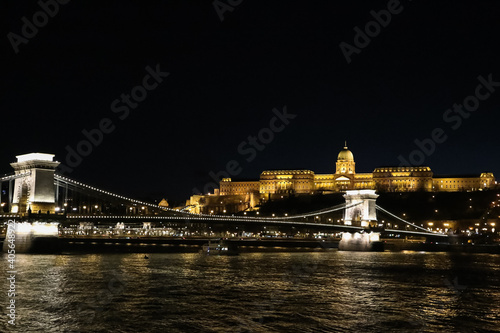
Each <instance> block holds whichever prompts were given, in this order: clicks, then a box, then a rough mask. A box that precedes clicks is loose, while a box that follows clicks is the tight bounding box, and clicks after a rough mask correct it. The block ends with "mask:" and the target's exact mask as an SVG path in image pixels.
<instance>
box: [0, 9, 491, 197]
mask: <svg viewBox="0 0 500 333" xmlns="http://www.w3.org/2000/svg"><path fill="white" fill-rule="evenodd" d="M48 2H52V1H48ZM61 2H63V1H62V0H61ZM220 3H222V4H224V3H228V1H227V0H225V1H223V0H221V1H220ZM232 3H233V4H237V3H238V1H236V0H234V1H232ZM388 3H389V6H392V5H393V3H392V1H391V2H388V1H342V2H338V1H250V0H245V1H241V3H240V4H239V5H237V6H235V7H234V8H233V10H232V11H225V12H224V13H223V17H224V20H223V21H221V20H220V18H219V15H218V13H217V11H216V10H215V8H214V6H213V3H212V2H210V1H206V2H201V1H200V2H197V1H181V0H179V1H126V0H120V1H106V2H104V1H99V2H97V1H76V0H73V1H70V2H68V3H67V4H61V5H59V9H58V12H57V13H56V14H55V15H53V16H54V17H50V18H48V19H47V20H46V22H43V19H44V17H43V14H40V13H38V12H39V11H40V10H42V9H41V7H40V5H39V4H38V3H37V2H36V1H22V2H21V1H16V0H4V1H2V3H1V5H0V6H1V7H0V12H1V14H0V15H1V16H2V19H1V22H2V30H3V32H2V34H3V37H2V54H3V55H5V57H3V61H2V64H1V67H2V72H1V85H2V86H1V95H0V96H1V101H0V110H1V118H0V125H1V127H0V128H1V137H2V141H1V142H2V144H1V154H0V173H2V174H3V173H8V172H11V168H10V166H9V163H10V162H13V161H14V160H15V156H16V155H19V154H24V153H29V152H47V153H53V154H55V155H56V159H57V160H58V161H60V162H63V163H65V164H67V161H66V159H67V155H68V152H67V148H68V147H70V148H71V149H75V150H76V149H77V147H78V145H79V144H80V145H81V147H84V145H85V144H81V142H82V140H85V135H84V134H83V133H82V131H84V130H87V131H91V130H92V129H95V128H98V127H99V123H100V122H102V121H103V119H104V121H106V120H105V119H109V121H110V122H111V125H110V124H108V126H111V127H112V128H114V130H111V131H110V132H111V133H104V134H103V136H102V139H101V142H100V143H99V144H98V145H97V146H95V145H93V146H92V147H91V152H90V153H89V154H88V156H85V157H83V158H82V160H81V162H79V163H76V164H77V165H76V166H75V167H73V168H72V169H73V170H72V171H71V172H68V173H66V174H67V176H69V177H71V178H74V179H77V180H80V181H83V182H86V183H89V184H91V185H95V186H97V187H100V188H103V189H107V190H111V191H115V192H118V193H122V194H125V195H129V196H132V197H143V196H152V197H156V198H161V197H167V198H169V199H171V200H172V199H186V198H188V197H189V195H191V194H192V192H193V188H198V189H200V190H203V187H204V185H205V184H207V182H210V181H211V179H210V177H209V172H210V171H213V172H218V171H221V170H225V169H226V164H227V163H228V162H229V161H231V160H235V161H237V162H238V163H239V165H240V170H238V171H239V172H238V173H237V176H236V177H234V176H233V178H245V179H248V178H254V179H258V177H259V175H260V172H261V171H263V170H266V169H293V168H305V169H310V170H313V171H315V172H316V173H332V172H334V170H335V161H336V157H337V154H338V152H339V151H340V150H341V149H342V147H343V144H344V140H346V139H347V140H348V146H349V148H350V149H351V150H352V152H353V153H354V157H355V160H356V169H357V171H358V172H371V171H373V169H374V168H375V167H377V166H387V165H399V163H400V161H399V160H398V156H400V155H402V156H404V157H405V158H406V159H408V158H409V155H410V154H411V153H412V152H414V151H415V149H417V146H416V145H415V143H414V141H415V140H421V141H422V140H423V141H426V140H427V143H428V146H427V147H429V140H430V139H429V138H431V137H432V134H431V133H432V131H433V130H435V129H436V128H441V129H442V131H443V132H444V134H443V135H446V140H445V141H444V142H441V143H434V144H433V145H435V151H434V152H433V153H431V154H429V156H427V155H425V156H424V158H423V160H421V161H419V163H422V164H423V165H427V166H430V167H431V168H432V170H433V171H434V172H435V173H436V174H455V173H456V174H464V173H466V174H470V173H480V172H484V171H491V172H494V173H495V174H496V175H497V176H499V175H500V167H499V162H500V156H499V154H498V132H497V129H498V128H499V123H498V120H499V119H500V115H499V107H498V106H499V103H500V87H497V88H495V87H494V86H493V87H490V88H491V90H494V89H497V91H488V90H487V89H486V88H484V87H483V88H480V89H479V92H480V93H481V94H482V95H481V96H484V95H486V94H487V93H489V96H487V97H484V98H483V99H484V100H482V101H480V102H479V106H477V105H476V106H474V105H473V103H474V100H476V101H477V99H476V97H474V96H475V94H476V87H477V86H478V85H479V84H480V81H479V80H478V77H479V76H482V77H484V79H486V80H487V79H488V76H489V75H491V79H492V80H493V81H495V82H497V81H499V82H500V61H499V60H500V57H499V51H500V47H499V32H500V20H499V16H500V15H499V12H500V11H499V10H500V4H499V3H498V1H463V2H461V1H418V0H414V1H408V0H406V1H401V2H400V4H399V6H394V7H391V8H392V9H393V10H394V11H397V12H398V13H393V14H391V20H390V22H389V23H388V24H385V25H386V26H385V27H382V28H381V29H380V31H379V32H378V31H376V30H371V31H372V32H371V34H372V36H373V37H370V41H369V43H367V45H362V46H364V47H363V48H361V47H360V48H359V49H358V53H353V54H351V57H350V58H351V62H350V63H348V62H347V61H346V58H345V57H344V55H343V53H342V50H341V48H340V46H339V45H340V43H342V42H345V43H348V44H350V45H353V46H354V45H355V43H354V39H355V35H356V32H355V30H353V29H354V28H355V27H359V28H360V29H361V30H363V31H364V30H365V25H366V24H367V23H369V22H370V21H373V20H374V17H373V16H372V14H370V12H371V11H372V10H374V11H375V12H380V11H381V10H386V9H387V8H388ZM394 3H395V2H394ZM52 9H53V8H52ZM37 13H38V14H37ZM33 15H35V17H36V18H37V19H38V20H40V21H39V25H40V27H39V28H38V32H37V33H36V34H35V35H32V36H31V37H30V38H26V39H25V40H24V42H25V43H21V42H19V40H18V39H16V41H17V45H16V47H17V48H18V51H19V52H18V53H15V51H14V47H13V45H12V44H13V43H11V41H10V40H9V36H10V38H11V39H12V38H13V37H12V36H13V35H12V34H10V35H9V33H13V34H16V35H17V36H21V37H22V35H23V32H22V29H23V25H25V23H24V22H23V20H22V18H23V17H26V18H27V20H28V21H29V22H33ZM382 17H383V15H382ZM40 22H41V23H40ZM369 27H371V28H372V29H376V28H377V26H376V25H373V24H371V25H369ZM24 30H25V33H30V31H29V29H27V28H25V29H24ZM31 33H32V34H33V32H32V31H31ZM16 38H17V37H16ZM358 42H359V41H358ZM365 42H366V41H365ZM14 44H16V42H15V43H14ZM358 45H359V44H358ZM147 66H149V67H150V68H151V70H154V69H155V68H156V67H157V66H159V70H160V71H161V72H168V73H170V74H169V75H168V76H167V77H164V78H160V80H163V81H162V82H161V83H159V84H158V85H157V86H156V84H155V81H154V79H149V81H147V84H149V85H150V86H156V88H152V90H150V91H148V92H147V96H146V97H145V99H144V100H143V101H141V102H139V103H137V105H134V107H135V108H133V109H132V108H131V107H129V108H128V109H129V111H130V112H129V113H128V115H126V114H125V111H124V109H125V108H124V105H126V104H125V102H122V101H120V99H121V97H120V96H121V95H122V94H125V95H127V94H128V95H130V94H131V91H132V90H133V91H135V92H136V94H139V95H136V96H139V97H142V96H140V93H141V92H143V91H144V90H143V88H137V89H135V90H134V88H135V87H136V86H138V85H142V84H143V79H144V77H145V76H146V75H147V74H148V71H147V70H146V67H147ZM141 89H142V90H141ZM116 99H118V102H117V104H116V105H115V108H114V109H115V111H117V109H118V108H120V107H121V110H120V111H118V112H114V111H113V108H112V106H111V105H112V103H113V102H114V101H115V100H116ZM464 100H467V101H468V102H470V103H471V105H472V106H470V107H469V108H474V107H477V110H475V111H474V112H470V113H469V112H467V113H465V115H466V116H467V117H468V118H466V119H464V118H463V117H462V116H459V114H458V113H455V112H453V113H449V114H448V117H449V118H448V121H445V120H444V118H443V117H444V116H445V115H446V112H447V110H448V109H450V108H452V107H453V104H463V103H464ZM131 103H134V102H133V101H131ZM284 106H286V110H287V112H288V113H289V114H293V115H296V117H295V118H293V119H290V120H289V124H287V125H286V126H284V129H282V127H281V122H279V121H278V122H276V123H273V124H274V125H275V126H277V127H279V129H280V130H281V129H282V130H281V131H280V132H277V133H273V138H272V140H271V138H269V134H270V133H271V132H270V131H269V130H265V129H266V128H269V126H270V121H271V119H272V118H273V117H274V116H275V114H274V113H273V111H272V110H273V109H274V108H276V109H277V110H279V111H280V112H282V110H283V107H284ZM125 116H126V117H125ZM120 117H122V118H123V119H120ZM290 117H291V116H290ZM451 117H454V118H451ZM457 117H460V119H461V120H460V121H461V123H460V124H459V123H458V121H459V120H457ZM453 127H455V128H453ZM259 132H261V137H262V138H264V140H267V141H270V142H267V141H266V142H267V143H266V144H265V145H263V146H262V147H264V148H263V150H262V151H257V153H256V154H255V156H253V155H254V154H251V153H250V152H249V150H248V148H249V147H250V145H249V143H248V142H247V143H246V144H245V143H244V142H245V141H248V137H249V136H257V135H258V133H259ZM96 138H97V137H96ZM99 139H100V138H99ZM82 145H83V146H82ZM240 145H242V146H241V147H242V149H246V150H245V151H246V153H244V154H241V153H239V152H238V147H239V146H240ZM259 145H260V143H259ZM259 147H260V148H261V149H262V147H261V146H259ZM413 154H414V157H415V156H417V155H416V154H420V153H418V152H417V153H415V152H414V153H413ZM422 154H423V153H422ZM250 157H254V158H253V159H252V160H251V161H247V159H250ZM413 160H414V161H415V159H413ZM416 160H418V159H416Z"/></svg>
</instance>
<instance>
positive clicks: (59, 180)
mask: <svg viewBox="0 0 500 333" xmlns="http://www.w3.org/2000/svg"><path fill="white" fill-rule="evenodd" d="M54 181H55V183H56V184H58V183H63V184H67V185H72V186H75V187H76V188H80V189H86V190H92V191H95V192H97V193H100V194H105V195H109V196H111V197H115V198H118V199H122V200H126V201H130V202H132V203H137V204H140V205H143V206H148V207H154V208H158V209H162V210H165V211H170V212H175V213H180V214H185V215H188V216H202V217H207V218H210V219H228V218H231V219H234V220H259V221H262V220H268V221H271V220H274V221H276V220H291V219H297V218H305V217H310V216H315V215H316V216H317V215H323V214H327V213H332V212H335V211H339V210H342V209H345V208H350V207H354V206H357V205H359V204H361V203H353V204H350V205H346V204H345V203H342V204H339V205H336V206H333V207H329V208H324V209H320V210H316V211H313V212H308V213H304V214H295V215H290V216H281V217H257V216H255V217H254V216H231V217H229V216H227V215H214V214H204V213H200V214H196V213H191V212H186V211H183V210H184V209H186V208H187V207H188V206H186V207H184V208H183V209H181V210H176V209H172V208H169V207H160V206H158V205H155V204H151V203H148V202H144V201H140V200H135V199H132V198H128V197H125V196H123V195H119V194H115V193H112V192H109V191H106V190H101V189H99V188H97V187H94V186H90V185H87V184H84V183H82V182H79V181H76V180H73V179H70V178H68V177H64V176H61V175H58V174H55V175H54Z"/></svg>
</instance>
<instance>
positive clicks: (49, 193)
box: [10, 153, 59, 214]
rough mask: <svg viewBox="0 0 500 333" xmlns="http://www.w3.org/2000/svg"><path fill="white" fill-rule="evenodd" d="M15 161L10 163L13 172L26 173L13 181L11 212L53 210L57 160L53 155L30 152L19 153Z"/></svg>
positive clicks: (51, 211)
mask: <svg viewBox="0 0 500 333" xmlns="http://www.w3.org/2000/svg"><path fill="white" fill-rule="evenodd" d="M16 157H17V162H15V163H11V164H10V165H11V166H12V167H13V168H14V170H15V174H16V175H19V174H26V176H24V177H20V178H17V179H16V180H15V183H14V196H13V198H12V208H11V211H12V213H19V214H26V213H28V212H29V211H30V210H31V212H33V213H37V212H38V211H42V213H47V212H50V213H54V212H55V206H56V205H55V203H56V201H55V189H54V172H55V169H56V167H57V166H58V165H59V162H56V161H53V159H54V155H51V154H41V153H31V154H25V155H19V156H16Z"/></svg>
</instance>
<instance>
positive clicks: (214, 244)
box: [202, 239, 239, 256]
mask: <svg viewBox="0 0 500 333" xmlns="http://www.w3.org/2000/svg"><path fill="white" fill-rule="evenodd" d="M202 253H204V254H207V255H226V256H234V255H238V254H239V253H238V247H237V246H236V245H235V244H232V243H231V242H229V241H227V240H224V239H219V240H209V241H208V243H205V244H203V246H202Z"/></svg>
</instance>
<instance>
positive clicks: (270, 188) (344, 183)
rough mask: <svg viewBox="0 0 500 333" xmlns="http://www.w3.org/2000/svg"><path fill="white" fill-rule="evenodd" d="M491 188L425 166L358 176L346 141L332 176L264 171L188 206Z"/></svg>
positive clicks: (478, 178)
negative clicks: (349, 193)
mask: <svg viewBox="0 0 500 333" xmlns="http://www.w3.org/2000/svg"><path fill="white" fill-rule="evenodd" d="M495 186H496V181H495V177H494V176H493V174H492V173H488V172H484V173H481V174H480V175H469V176H446V177H444V176H434V174H433V172H432V171H431V169H430V168H429V167H427V166H411V167H407V166H401V167H394V166H393V167H379V168H375V170H374V171H373V172H372V173H356V163H355V162H354V155H353V154H352V152H351V151H350V150H349V149H348V148H347V143H346V145H345V146H344V148H343V149H342V150H341V151H340V153H339V154H338V157H337V162H336V168H335V173H332V174H315V173H314V171H311V170H268V171H263V172H262V173H261V175H260V179H259V180H252V181H233V180H232V179H231V178H223V179H222V181H221V182H220V184H219V189H216V190H215V193H214V194H211V195H195V196H192V197H191V199H190V200H188V202H187V204H188V205H191V206H192V207H194V208H195V209H194V211H193V212H197V213H222V212H226V208H224V207H229V206H231V207H232V209H230V210H231V212H232V213H234V212H237V211H242V210H245V209H249V208H250V209H251V208H253V207H255V206H256V205H258V203H260V202H262V201H266V200H269V199H273V198H279V197H283V196H284V195H286V196H288V195H295V194H297V195H307V194H318V193H322V194H328V193H335V192H343V191H345V190H361V189H374V190H376V191H378V192H411V191H427V192H431V191H436V192H441V191H444V192H457V191H481V190H486V189H490V188H493V187H495ZM212 201H213V202H212ZM225 202H226V204H225ZM219 203H220V204H219ZM211 208H214V209H211ZM227 212H228V213H229V211H227Z"/></svg>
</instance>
